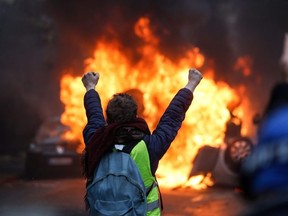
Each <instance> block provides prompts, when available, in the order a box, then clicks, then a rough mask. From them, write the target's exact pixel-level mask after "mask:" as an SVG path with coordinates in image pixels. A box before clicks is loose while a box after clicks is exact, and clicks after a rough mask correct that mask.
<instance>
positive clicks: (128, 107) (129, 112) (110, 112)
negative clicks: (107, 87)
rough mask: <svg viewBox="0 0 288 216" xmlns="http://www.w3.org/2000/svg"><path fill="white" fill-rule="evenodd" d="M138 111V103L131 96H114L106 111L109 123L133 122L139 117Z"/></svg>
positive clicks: (120, 94) (124, 94)
mask: <svg viewBox="0 0 288 216" xmlns="http://www.w3.org/2000/svg"><path fill="white" fill-rule="evenodd" d="M137 109H138V107H137V103H136V101H135V100H134V98H133V97H132V96H131V95H128V94H126V93H118V94H114V95H113V98H112V99H111V100H110V101H109V102H108V105H107V109H106V115H107V123H108V124H110V123H116V122H117V123H119V122H129V121H133V120H134V119H135V118H136V117H137Z"/></svg>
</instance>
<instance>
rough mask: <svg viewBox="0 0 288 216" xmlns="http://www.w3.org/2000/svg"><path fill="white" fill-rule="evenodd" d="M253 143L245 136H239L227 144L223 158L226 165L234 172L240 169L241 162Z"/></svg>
mask: <svg viewBox="0 0 288 216" xmlns="http://www.w3.org/2000/svg"><path fill="white" fill-rule="evenodd" d="M253 147H254V146H253V143H252V141H251V140H250V139H249V138H247V137H240V138H237V139H235V140H234V141H232V142H231V143H230V144H228V146H227V148H226V150H225V155H224V159H225V162H226V163H227V166H228V167H229V168H230V169H231V170H232V171H233V172H235V173H238V172H239V171H240V167H241V163H242V161H243V159H245V158H246V157H247V156H248V155H250V153H251V152H252V150H253Z"/></svg>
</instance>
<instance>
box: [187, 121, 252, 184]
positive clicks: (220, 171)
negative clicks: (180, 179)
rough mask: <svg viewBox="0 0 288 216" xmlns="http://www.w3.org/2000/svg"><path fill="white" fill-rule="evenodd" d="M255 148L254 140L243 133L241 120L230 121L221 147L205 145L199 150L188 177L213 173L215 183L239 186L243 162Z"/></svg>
mask: <svg viewBox="0 0 288 216" xmlns="http://www.w3.org/2000/svg"><path fill="white" fill-rule="evenodd" d="M253 148H254V144H253V142H252V140H251V139H250V138H249V137H245V136H242V135H241V122H240V123H239V121H238V123H235V122H233V121H229V122H227V125H226V132H225V138H224V142H223V143H222V144H220V145H219V147H212V146H210V145H204V146H203V147H201V148H200V149H199V150H198V153H197V155H196V157H195V158H194V160H193V167H192V169H191V172H190V174H189V176H188V178H191V177H192V176H196V175H204V176H206V175H208V174H211V177H212V180H213V182H214V185H218V186H228V187H238V186H239V174H240V168H241V164H242V162H243V160H244V159H245V158H246V157H247V156H248V155H249V154H251V152H252V151H253Z"/></svg>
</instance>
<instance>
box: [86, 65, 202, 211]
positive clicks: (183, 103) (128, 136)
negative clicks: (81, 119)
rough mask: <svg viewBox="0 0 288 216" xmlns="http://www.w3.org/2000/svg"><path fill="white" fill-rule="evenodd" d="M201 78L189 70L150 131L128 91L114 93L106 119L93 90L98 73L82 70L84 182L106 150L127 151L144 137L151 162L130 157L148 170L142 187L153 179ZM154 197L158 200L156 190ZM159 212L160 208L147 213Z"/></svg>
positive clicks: (195, 71) (96, 94)
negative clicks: (84, 117) (156, 123)
mask: <svg viewBox="0 0 288 216" xmlns="http://www.w3.org/2000/svg"><path fill="white" fill-rule="evenodd" d="M202 78H203V76H202V74H201V73H200V72H199V71H198V70H196V69H190V70H189V73H188V83H187V84H186V85H185V86H184V88H182V89H180V90H179V91H178V93H177V94H176V95H175V96H174V98H173V99H172V101H171V102H170V104H169V105H168V107H167V109H166V110H165V112H164V114H163V115H162V117H161V118H160V121H159V123H158V125H157V127H156V129H155V130H154V131H153V132H152V133H150V130H149V128H148V125H147V123H146V122H145V120H144V119H142V118H139V117H138V116H137V103H136V102H135V100H134V99H133V97H132V96H130V95H129V94H127V93H118V94H115V95H114V96H113V98H112V99H111V100H110V101H109V102H108V105H107V109H106V117H107V118H106V121H105V118H104V115H103V110H102V105H101V100H100V96H99V94H98V92H97V91H96V90H95V88H96V86H97V83H98V81H99V73H94V72H88V73H85V74H84V76H83V77H82V82H83V85H84V87H85V88H86V94H85V96H84V106H85V109H86V116H87V120H88V122H87V125H86V126H85V128H84V130H83V138H84V142H85V145H86V147H85V154H84V175H85V177H86V178H87V183H88V184H89V181H91V179H92V178H93V173H94V171H95V169H96V167H97V164H98V163H99V161H100V159H101V157H102V156H103V155H104V154H105V153H107V152H109V151H111V149H113V148H116V149H120V150H123V151H128V152H130V151H131V149H135V148H136V149H137V146H138V143H139V141H140V140H143V141H144V143H145V146H146V147H145V148H146V149H147V152H148V155H149V158H148V161H149V162H150V163H149V162H148V163H149V164H141V163H142V162H141V163H140V164H138V163H137V158H136V160H135V159H134V158H133V159H134V160H135V162H136V164H137V166H138V167H140V168H141V170H145V172H146V173H149V175H145V176H150V177H147V178H148V179H143V181H144V183H145V186H146V183H147V184H150V183H151V181H150V179H151V178H155V173H156V170H157V168H158V164H159V161H160V159H161V158H162V157H163V156H164V154H165V153H166V152H167V150H168V148H169V147H170V145H171V143H172V141H173V140H174V139H175V137H176V135H177V132H178V130H179V129H180V127H181V125H182V122H183V120H184V119H185V114H186V111H187V110H188V108H189V106H190V104H191V102H192V100H193V92H194V90H195V88H196V87H197V86H198V84H199V83H200V81H201V79H202ZM142 151H143V150H140V151H139V154H142ZM143 167H144V168H143ZM141 170H140V172H141ZM141 174H143V173H141ZM157 190H158V189H157ZM148 196H149V195H148ZM152 196H153V195H152ZM154 196H155V194H154ZM156 196H158V197H157V199H158V200H160V197H159V193H158V191H157V195H156ZM160 214H161V212H160V208H159V207H158V208H157V209H154V210H153V211H151V212H148V215H160Z"/></svg>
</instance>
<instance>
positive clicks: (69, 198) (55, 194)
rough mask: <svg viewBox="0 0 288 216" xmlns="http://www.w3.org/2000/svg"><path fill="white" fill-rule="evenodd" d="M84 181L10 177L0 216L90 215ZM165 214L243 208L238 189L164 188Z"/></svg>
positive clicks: (231, 212) (229, 213)
mask: <svg viewBox="0 0 288 216" xmlns="http://www.w3.org/2000/svg"><path fill="white" fill-rule="evenodd" d="M84 187H85V181H84V180H83V179H80V178H73V179H54V180H34V181H27V180H24V179H21V178H20V179H19V178H14V179H13V178H10V179H7V180H6V181H4V182H3V181H2V183H1V185H0V215H1V216H16V215H17V216H18V215H21V216H34V215H35V216H36V215H37V216H38V215H41V216H62V215H63V216H80V215H83V216H84V215H87V214H86V212H85V207H84V203H83V196H84V192H85V188H84ZM161 191H162V196H163V203H164V211H163V215H165V216H178V215H179V216H181V215H197V216H198V215H201V216H209V215H216V216H217V215H219V216H220V215H221V216H235V215H238V214H239V213H240V212H241V211H242V210H243V209H244V208H245V204H244V203H243V201H242V199H241V198H240V195H239V193H238V192H237V191H235V190H233V189H229V188H213V187H212V188H208V189H205V190H194V189H189V188H186V189H177V190H169V189H165V188H162V189H161Z"/></svg>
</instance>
